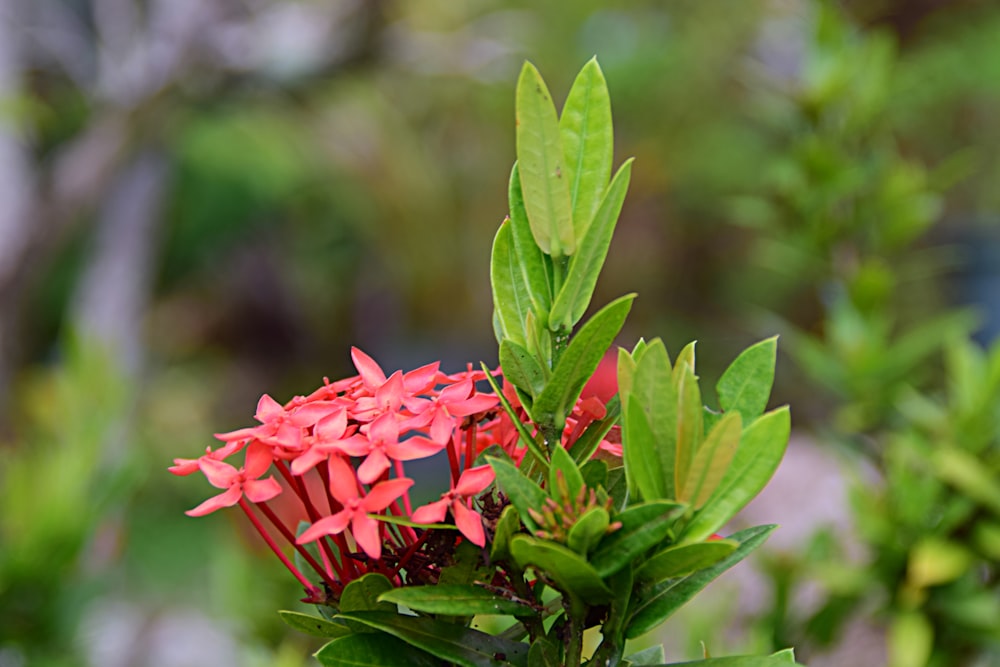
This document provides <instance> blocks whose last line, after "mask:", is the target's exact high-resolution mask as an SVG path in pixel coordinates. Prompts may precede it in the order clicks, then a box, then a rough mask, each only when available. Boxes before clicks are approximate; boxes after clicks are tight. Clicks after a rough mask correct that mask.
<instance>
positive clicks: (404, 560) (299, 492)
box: [170, 348, 614, 602]
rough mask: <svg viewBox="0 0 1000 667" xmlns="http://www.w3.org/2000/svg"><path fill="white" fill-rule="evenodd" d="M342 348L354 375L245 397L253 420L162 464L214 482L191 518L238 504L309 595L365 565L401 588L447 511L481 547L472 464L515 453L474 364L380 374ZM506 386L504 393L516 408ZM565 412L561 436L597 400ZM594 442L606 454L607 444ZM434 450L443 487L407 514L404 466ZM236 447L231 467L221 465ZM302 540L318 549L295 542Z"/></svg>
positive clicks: (593, 415) (321, 595)
mask: <svg viewBox="0 0 1000 667" xmlns="http://www.w3.org/2000/svg"><path fill="white" fill-rule="evenodd" d="M351 355H352V358H353V360H354V365H355V367H356V368H357V370H358V375H356V376H354V377H350V378H346V379H344V380H340V381H338V382H333V383H331V382H329V381H328V380H326V381H324V384H323V386H322V387H320V388H319V389H317V390H316V391H314V392H313V393H312V394H310V395H308V396H299V397H296V398H294V399H292V400H291V401H289V402H288V403H287V404H285V405H284V406H282V405H281V404H279V403H278V402H276V401H275V400H274V399H272V398H271V397H270V396H268V395H266V394H265V395H264V396H262V397H261V399H260V401H259V402H258V404H257V413H256V415H255V418H256V419H257V421H258V422H260V424H259V425H257V426H253V427H250V428H243V429H239V430H236V431H232V432H230V433H221V434H218V435H216V437H217V438H218V439H219V440H221V441H223V442H224V443H225V444H224V445H223V446H222V447H220V448H218V449H215V450H212V449H211V448H209V449H207V450H206V452H205V454H204V455H203V456H201V457H200V458H197V459H175V460H174V465H173V466H172V467H171V468H170V471H171V472H173V473H174V474H177V475H188V474H191V473H194V472H196V471H199V470H200V471H201V472H202V473H203V474H204V475H205V477H206V478H207V479H208V481H209V483H211V484H212V486H214V487H216V488H218V489H222V492H221V493H219V494H218V495H216V496H213V497H211V498H209V499H208V500H206V501H205V502H203V503H201V504H200V505H198V506H197V507H195V508H194V509H192V510H189V511H188V512H187V514H189V515H191V516H202V515H205V514H208V513H211V512H214V511H215V510H218V509H220V508H223V507H231V506H233V505H239V506H240V507H241V509H242V510H243V511H244V512H245V513H246V515H247V517H248V518H249V519H250V521H251V523H252V524H253V526H254V527H255V528H256V529H257V531H258V532H259V533H260V535H261V537H262V538H263V539H264V540H265V542H267V544H268V545H269V546H270V547H271V549H272V550H273V551H274V553H275V554H276V555H277V556H278V558H280V559H281V561H282V563H284V565H285V566H286V567H287V568H288V569H289V570H290V571H291V572H292V574H293V575H294V576H295V577H296V578H297V579H298V580H299V581H300V582H301V583H302V585H303V586H304V587H305V588H306V591H307V594H308V597H307V598H306V599H307V600H309V601H312V602H322V601H324V600H326V599H327V598H328V596H330V595H333V596H334V597H338V596H339V594H340V591H341V590H342V588H343V586H344V585H345V584H346V583H347V582H349V581H351V580H353V579H356V578H357V577H358V576H360V575H362V574H364V573H366V572H373V571H377V572H382V573H383V574H386V575H387V576H389V578H390V579H392V580H394V581H395V582H397V583H398V584H401V583H403V582H402V581H401V579H400V577H401V575H400V572H401V571H403V572H408V573H409V572H412V571H413V569H414V568H412V567H409V561H410V559H412V558H413V557H414V556H415V554H417V553H418V552H419V551H420V549H421V547H422V546H423V544H424V541H425V540H426V539H427V537H428V535H429V533H430V532H431V531H429V530H425V529H422V528H420V527H419V524H424V525H427V524H438V525H440V524H441V523H442V522H443V521H445V519H446V518H447V515H448V514H449V513H450V514H451V517H452V520H453V522H454V526H455V527H456V528H457V529H458V530H459V532H460V533H461V534H462V535H463V536H464V537H465V539H467V540H469V541H470V542H472V543H473V544H476V545H478V546H484V545H485V544H486V533H485V531H484V527H483V517H482V513H481V509H480V508H478V507H477V506H476V505H475V504H474V502H473V501H474V499H475V498H476V497H477V496H479V495H480V494H481V493H482V492H483V491H485V490H486V489H487V488H488V487H489V486H490V484H491V483H492V482H493V471H492V469H490V468H489V466H482V465H481V466H473V462H474V461H475V459H476V456H477V455H478V454H479V452H481V451H482V450H483V449H485V448H486V447H489V446H491V445H494V444H495V445H499V446H500V447H502V448H503V449H504V451H506V452H507V453H508V454H509V455H510V456H511V457H512V458H514V459H515V460H520V459H521V458H522V457H523V456H524V448H523V446H518V438H517V430H516V429H515V428H514V425H513V424H512V423H511V421H510V418H509V417H508V416H507V414H506V413H505V412H504V411H503V410H501V409H498V404H499V400H498V398H497V397H496V396H495V395H494V394H492V393H484V392H481V391H479V390H478V389H477V387H476V384H477V382H480V381H482V380H485V379H486V374H485V373H484V372H483V371H476V370H472V369H471V367H470V368H469V369H468V370H466V371H465V372H463V373H459V374H456V375H447V374H445V373H443V372H441V371H440V370H439V364H438V363H433V364H429V365H427V366H423V367H421V368H418V369H416V370H414V371H411V372H409V373H403V372H402V371H397V372H395V373H393V374H392V375H390V376H388V377H387V376H386V375H385V373H384V372H383V370H382V369H381V368H380V367H379V365H378V364H377V363H375V361H374V360H372V359H371V357H369V356H368V355H366V354H365V353H363V352H361V351H360V350H358V349H357V348H354V349H352V351H351ZM504 393H505V394H507V393H508V391H507V388H505V392H504ZM513 393H514V392H512V391H511V392H510V394H511V395H510V396H509V398H511V399H514V400H513V401H512V402H513V403H515V404H516V396H514V395H513ZM577 408H578V409H577V410H576V411H575V412H574V415H573V416H572V417H571V418H570V419H569V420H567V431H566V434H567V436H569V438H568V442H573V441H574V440H575V439H576V437H579V434H580V433H582V430H583V428H584V427H585V426H586V425H587V424H589V423H590V422H591V421H593V420H594V419H600V418H601V417H603V415H604V405H603V404H602V403H600V401H597V400H596V399H587V400H581V401H580V402H578V405H577ZM518 412H520V411H518ZM574 436H575V437H574ZM603 446H604V447H605V448H606V449H610V450H612V451H613V450H614V445H609V444H607V443H604V444H603ZM442 451H443V452H446V455H447V458H448V462H449V467H450V472H451V488H450V489H449V490H448V491H447V492H445V493H443V494H442V495H441V499H440V500H438V501H435V502H432V503H430V504H428V505H425V506H423V507H419V508H416V509H415V510H414V509H413V508H412V507H411V504H410V498H409V494H408V489H409V488H410V487H411V486H412V484H413V480H412V479H410V478H408V477H407V476H406V472H405V469H404V464H405V462H407V461H411V460H414V459H423V458H427V457H430V456H434V455H436V454H438V453H440V452H442ZM240 452H243V453H244V457H243V465H242V466H241V467H236V466H235V465H233V464H230V463H227V462H226V460H227V459H230V458H232V457H235V456H236V455H237V454H239V453H240ZM272 466H273V467H274V469H275V470H277V472H278V474H279V476H280V477H281V478H282V479H283V480H284V482H285V484H284V486H283V485H282V484H280V483H279V482H278V481H277V480H276V479H275V478H274V477H273V476H269V477H266V478H264V475H265V474H266V473H267V472H268V471H269V470H270V469H271V468H272ZM311 476H318V477H319V479H320V480H321V481H322V491H321V492H320V493H321V494H322V496H324V497H323V498H316V497H314V496H318V495H320V493H317V487H318V486H319V485H318V483H317V484H311V483H309V481H310V480H308V479H307V478H308V477H311ZM286 490H290V491H291V492H292V493H293V494H294V495H295V496H297V497H298V500H299V501H300V503H301V506H302V509H303V510H304V512H305V514H306V515H307V516H308V517H309V520H310V522H311V526H309V527H308V528H307V529H306V530H304V531H303V532H302V533H301V534H299V535H296V534H295V532H294V531H293V530H291V529H290V528H289V527H288V526H287V525H286V523H285V522H284V521H282V520H281V518H280V517H279V516H278V515H277V514H276V513H275V512H274V510H273V509H272V508H270V507H269V506H268V504H267V503H268V501H270V500H273V499H275V498H276V497H277V496H279V495H280V494H282V493H283V492H284V491H286ZM310 490H312V493H310ZM324 505H325V507H321V506H324ZM254 508H256V510H257V511H255V509H254ZM258 512H259V513H260V514H263V515H264V517H265V518H266V519H267V520H268V521H269V522H270V523H271V525H272V526H273V527H274V528H275V529H276V530H277V531H278V532H279V533H281V535H282V536H283V537H284V538H285V540H287V541H288V542H289V543H290V544H291V545H292V547H293V548H295V549H296V550H297V551H298V553H299V554H300V555H301V556H302V558H303V559H304V560H305V561H306V562H307V563H309V565H310V567H312V568H313V569H314V570H315V571H316V573H317V574H318V575H319V576H320V577H321V578H322V581H323V584H324V588H323V589H321V588H320V587H319V586H317V585H315V584H314V583H312V582H310V581H309V579H308V578H307V577H306V576H305V575H304V574H303V573H302V572H301V571H300V570H299V568H297V567H296V566H295V565H294V563H292V561H291V560H290V559H289V558H288V557H287V556H286V555H285V554H284V552H283V551H282V549H281V547H280V546H279V545H278V543H277V542H276V540H275V538H274V537H273V536H272V534H271V533H270V532H269V531H268V529H267V528H266V527H265V526H264V524H263V522H262V521H261V520H260V517H259V516H258ZM313 542H315V543H316V544H317V546H318V549H313V550H310V549H309V548H308V547H307V545H309V544H310V543H313ZM359 549H360V552H362V553H358V550H359ZM384 552H387V553H384ZM314 554H315V555H314Z"/></svg>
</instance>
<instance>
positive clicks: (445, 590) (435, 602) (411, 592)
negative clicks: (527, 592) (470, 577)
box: [379, 584, 538, 616]
mask: <svg viewBox="0 0 1000 667" xmlns="http://www.w3.org/2000/svg"><path fill="white" fill-rule="evenodd" d="M379 600H380V601H382V602H393V603H396V604H401V605H405V606H407V607H409V608H410V609H412V610H413V611H422V612H425V613H428V614H446V615H448V616H474V615H476V614H484V615H491V614H506V615H510V616H535V615H537V613H538V612H536V611H535V610H534V609H532V608H531V607H529V606H528V605H526V604H522V603H520V602H515V601H513V600H508V599H507V598H503V597H500V596H499V595H494V594H493V593H490V592H489V591H487V590H486V589H484V588H482V587H481V586H472V585H470V586H460V585H442V584H439V585H437V586H410V587H407V588H394V589H392V590H391V591H386V592H385V593H382V595H381V596H380V597H379Z"/></svg>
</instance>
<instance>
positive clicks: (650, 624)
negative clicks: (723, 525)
mask: <svg viewBox="0 0 1000 667" xmlns="http://www.w3.org/2000/svg"><path fill="white" fill-rule="evenodd" d="M775 528H777V526H756V527H754V528H747V529H746V530H741V531H740V532H738V533H735V534H733V535H730V536H729V539H731V540H735V541H737V542H739V543H740V546H739V547H737V548H736V550H735V551H733V553H731V554H730V555H729V556H727V557H726V558H725V559H723V560H721V561H719V562H718V563H716V564H715V565H713V566H711V567H709V568H706V569H704V570H699V571H697V572H694V573H692V574H689V575H688V576H686V577H683V578H682V579H675V580H670V581H666V582H661V583H658V584H655V585H652V586H648V587H643V588H640V589H639V590H638V591H637V594H636V595H635V596H634V597H633V602H632V605H631V606H630V608H629V615H630V619H629V622H628V624H627V629H626V631H625V636H626V637H627V638H629V639H633V638H635V637H638V636H639V635H643V634H645V633H647V632H649V631H650V630H652V629H653V628H655V627H656V626H658V625H660V624H661V623H662V622H663V621H665V620H666V619H667V617H669V616H670V615H671V614H673V613H674V612H675V611H677V610H678V609H680V608H681V606H682V605H684V603H686V602H687V601H688V600H690V599H691V598H692V597H694V596H695V594H696V593H698V591H700V590H701V589H703V588H704V587H705V586H707V585H708V584H709V583H710V582H711V581H712V580H714V579H715V578H716V577H718V576H719V575H720V574H722V573H723V572H725V571H726V570H728V569H729V568H731V567H732V566H733V565H735V564H736V563H738V562H740V561H741V560H743V559H744V558H746V556H747V555H748V554H749V553H750V552H751V551H753V550H754V549H756V548H757V547H759V546H760V545H761V544H763V543H764V541H765V540H766V539H767V536H768V535H770V534H771V531H773V530H774V529H775Z"/></svg>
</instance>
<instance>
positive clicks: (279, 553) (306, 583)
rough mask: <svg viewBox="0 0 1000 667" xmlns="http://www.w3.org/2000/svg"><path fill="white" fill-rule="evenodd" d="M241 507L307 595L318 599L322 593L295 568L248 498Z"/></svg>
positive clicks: (243, 500)
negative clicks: (258, 516)
mask: <svg viewBox="0 0 1000 667" xmlns="http://www.w3.org/2000/svg"><path fill="white" fill-rule="evenodd" d="M240 507H241V508H242V509H243V511H244V512H245V513H246V515H247V518H248V519H250V523H252V524H253V527H254V528H256V529H257V532H258V533H260V536H261V537H262V538H264V541H265V542H266V543H267V546H269V547H271V551H273V552H274V555H275V556H277V557H278V559H279V560H280V561H281V562H282V564H283V565H284V566H285V567H286V568H288V571H289V572H291V573H292V576H293V577H295V578H296V579H298V580H299V583H300V584H302V585H303V586H304V587H305V589H306V593H308V594H309V596H310V597H312V598H318V596H319V593H320V591H319V589H318V588H316V586H314V585H313V584H312V582H310V581H309V580H308V579H306V577H305V575H303V574H302V573H301V572H299V568H297V567H295V565H294V563H292V561H290V560H289V559H288V556H286V555H285V554H284V553H283V552H282V551H281V549H280V548H279V547H278V545H277V543H275V541H274V538H273V537H271V534H270V533H268V532H267V529H266V528H264V525H263V524H262V523H261V522H260V519H258V518H257V515H256V514H254V513H253V510H251V509H250V505H249V503H247V501H246V498H243V497H241V498H240Z"/></svg>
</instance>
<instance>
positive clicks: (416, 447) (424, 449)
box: [385, 435, 444, 461]
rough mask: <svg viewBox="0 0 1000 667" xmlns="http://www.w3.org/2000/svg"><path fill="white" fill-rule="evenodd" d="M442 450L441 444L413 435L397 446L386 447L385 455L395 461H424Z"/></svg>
mask: <svg viewBox="0 0 1000 667" xmlns="http://www.w3.org/2000/svg"><path fill="white" fill-rule="evenodd" d="M442 449H444V445H443V444H442V443H440V442H434V441H433V440H428V439H427V438H424V437H423V436H419V435H415V436H413V437H412V438H407V439H406V440H404V441H403V442H401V443H399V444H398V445H386V446H385V453H386V454H388V455H389V456H390V457H391V458H393V459H395V460H396V461H412V460H414V459H425V458H427V457H429V456H434V455H435V454H437V453H438V452H440V451H441V450H442Z"/></svg>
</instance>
